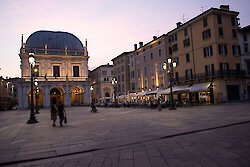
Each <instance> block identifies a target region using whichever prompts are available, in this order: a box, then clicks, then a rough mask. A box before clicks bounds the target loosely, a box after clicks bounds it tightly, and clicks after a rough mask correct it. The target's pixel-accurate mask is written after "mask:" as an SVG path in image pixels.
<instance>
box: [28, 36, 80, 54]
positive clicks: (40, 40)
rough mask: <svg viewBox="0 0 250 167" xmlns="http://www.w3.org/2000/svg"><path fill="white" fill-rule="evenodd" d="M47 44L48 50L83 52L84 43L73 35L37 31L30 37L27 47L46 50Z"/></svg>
mask: <svg viewBox="0 0 250 167" xmlns="http://www.w3.org/2000/svg"><path fill="white" fill-rule="evenodd" d="M46 44H47V48H48V49H58V50H65V47H67V49H68V50H83V49H84V48H83V44H82V42H81V41H80V40H79V39H78V38H77V37H76V36H74V35H73V34H70V33H68V32H61V31H36V32H34V33H33V34H31V35H30V36H29V38H28V39H27V41H26V47H28V48H34V49H35V48H36V49H44V48H45V45H46Z"/></svg>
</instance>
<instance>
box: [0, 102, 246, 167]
mask: <svg viewBox="0 0 250 167" xmlns="http://www.w3.org/2000/svg"><path fill="white" fill-rule="evenodd" d="M249 108H250V103H244V104H242V103H232V104H230V103H229V104H221V105H211V106H198V107H187V108H185V107H182V108H177V110H175V111H169V110H167V109H166V110H165V109H163V110H162V112H156V111H155V110H151V109H144V108H143V109H142V108H136V109H134V108H126V109H123V108H100V109H99V111H100V112H99V113H98V114H92V113H90V112H89V108H88V107H70V108H67V112H68V119H69V120H70V121H69V123H68V124H66V125H64V127H62V128H61V127H55V128H54V127H52V126H51V120H50V113H49V109H41V114H39V115H37V119H38V120H39V123H38V124H33V125H30V124H29V125H28V124H26V121H27V119H28V115H29V112H27V111H28V110H27V111H23V112H20V111H14V112H4V113H2V112H0V153H1V156H0V165H1V164H3V163H5V162H13V161H15V160H20V161H22V160H26V159H27V160H28V159H32V158H33V159H34V158H37V159H39V158H45V159H43V160H37V161H32V162H26V163H14V164H10V165H11V166H70V165H72V166H88V167H89V166H126V167H127V166H135V167H136V166H138V167H140V166H143V167H144V166H145V167H152V166H164V165H165V166H178V167H181V166H203V167H207V166H209V165H208V164H210V166H212V167H213V166H214V167H217V166H220V167H221V166H249V164H250V156H249V155H250V142H249V141H250V133H249V129H250V123H247V122H246V121H249V122H250V111H249ZM242 122H245V123H242ZM234 123H239V125H236V124H235V125H230V124H234ZM57 124H58V122H57ZM224 125H229V126H227V127H219V126H224ZM207 128H215V129H211V130H205V131H204V130H203V131H200V132H196V133H194V131H196V130H202V129H207ZM7 132H8V133H7ZM181 133H184V134H181Z"/></svg>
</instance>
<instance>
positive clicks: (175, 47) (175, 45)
mask: <svg viewBox="0 0 250 167" xmlns="http://www.w3.org/2000/svg"><path fill="white" fill-rule="evenodd" d="M172 50H173V52H175V51H177V50H178V44H177V43H176V44H174V45H173V49H172Z"/></svg>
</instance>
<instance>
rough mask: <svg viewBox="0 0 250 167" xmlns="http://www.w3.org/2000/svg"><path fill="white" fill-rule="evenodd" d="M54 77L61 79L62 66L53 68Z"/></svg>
mask: <svg viewBox="0 0 250 167" xmlns="http://www.w3.org/2000/svg"><path fill="white" fill-rule="evenodd" d="M53 77H60V66H53Z"/></svg>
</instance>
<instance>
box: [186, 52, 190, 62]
mask: <svg viewBox="0 0 250 167" xmlns="http://www.w3.org/2000/svg"><path fill="white" fill-rule="evenodd" d="M186 62H187V63H188V62H190V56H189V54H188V53H187V54H186Z"/></svg>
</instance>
